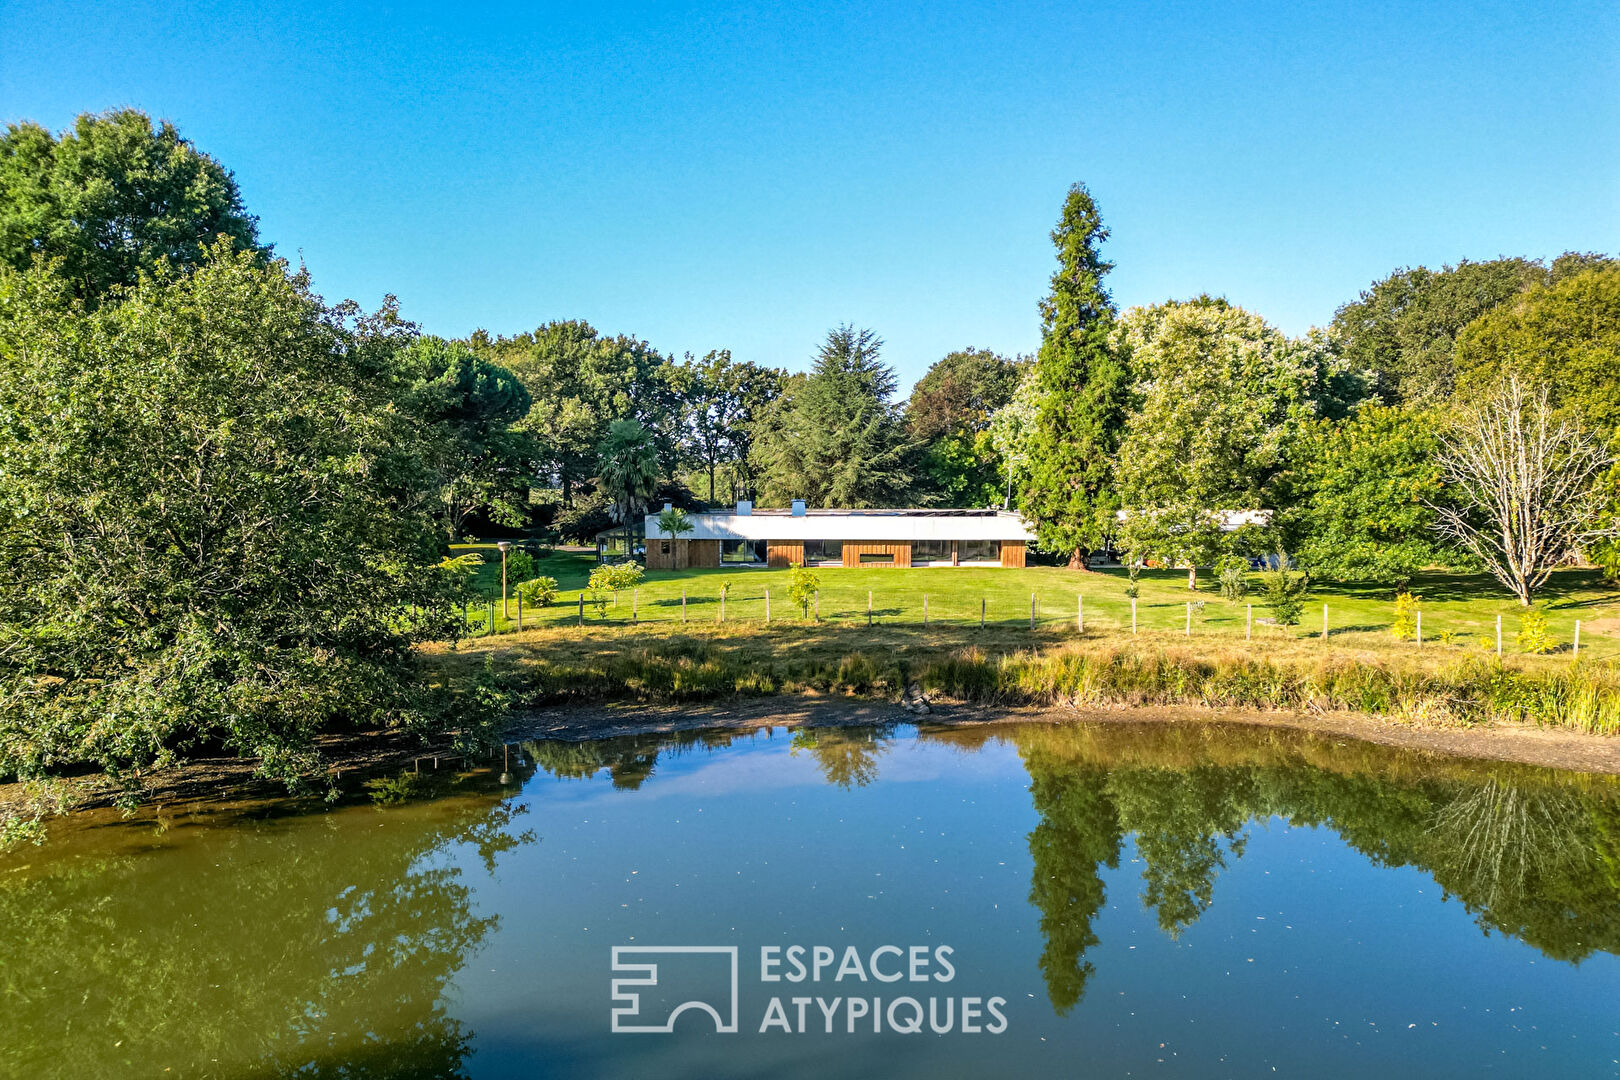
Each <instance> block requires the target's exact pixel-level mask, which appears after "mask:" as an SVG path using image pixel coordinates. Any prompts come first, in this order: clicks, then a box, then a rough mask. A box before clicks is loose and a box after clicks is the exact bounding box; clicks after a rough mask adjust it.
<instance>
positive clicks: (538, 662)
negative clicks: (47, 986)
mask: <svg viewBox="0 0 1620 1080" xmlns="http://www.w3.org/2000/svg"><path fill="white" fill-rule="evenodd" d="M428 661H429V665H430V668H431V669H433V670H435V671H436V672H437V677H439V678H441V679H444V680H447V681H456V680H460V679H465V678H473V677H476V678H483V679H487V680H489V681H490V682H491V683H492V685H491V687H490V689H491V690H493V691H495V692H497V693H498V694H499V695H500V696H501V698H502V699H503V700H504V701H505V702H507V703H508V704H509V705H511V706H512V707H519V708H521V707H532V706H539V705H546V704H555V703H560V702H568V701H625V700H629V701H646V702H658V703H671V702H685V701H692V702H696V701H712V700H716V699H722V698H726V697H735V696H763V695H771V694H781V693H812V694H828V695H844V696H850V697H856V698H866V699H879V700H894V701H898V700H901V699H903V698H905V697H907V696H908V695H911V694H915V693H919V692H920V693H922V694H924V695H927V696H929V697H931V698H935V699H942V700H947V701H951V702H960V703H964V704H973V705H987V706H995V705H1005V706H1051V705H1059V704H1069V703H1072V704H1076V705H1202V706H1228V707H1239V708H1245V709H1280V710H1291V711H1319V712H1320V711H1336V710H1342V711H1352V712H1359V713H1365V714H1368V715H1372V716H1379V717H1386V718H1390V719H1395V720H1400V721H1407V722H1418V723H1427V724H1444V725H1471V724H1485V723H1499V722H1514V723H1525V722H1528V723H1534V724H1543V725H1550V726H1557V727H1565V728H1571V729H1574V730H1577V731H1583V732H1588V733H1592V734H1599V735H1615V734H1620V670H1617V669H1616V667H1615V666H1614V665H1613V664H1611V663H1608V662H1597V663H1594V662H1587V661H1580V662H1576V661H1573V660H1571V659H1569V658H1560V657H1510V658H1507V659H1505V660H1498V659H1497V658H1496V657H1495V656H1494V655H1490V654H1487V653H1485V652H1484V651H1483V650H1479V649H1466V648H1461V647H1455V646H1452V647H1447V646H1433V647H1430V648H1427V649H1425V650H1423V651H1422V652H1419V651H1417V650H1415V649H1412V648H1409V647H1407V648H1403V647H1398V646H1396V645H1395V644H1394V643H1389V644H1385V643H1382V642H1374V641H1366V642H1363V643H1361V644H1360V645H1357V646H1350V645H1336V644H1333V643H1331V642H1330V643H1319V642H1310V641H1301V640H1298V639H1293V640H1288V641H1274V642H1253V643H1239V644H1229V643H1223V642H1213V641H1203V642H1198V641H1186V640H1184V639H1182V640H1178V638H1177V636H1176V635H1173V634H1143V635H1139V636H1130V635H1120V634H1109V633H1103V634H1095V635H1091V634H1088V635H1085V636H1081V635H1075V634H1069V635H1057V634H1044V635H1043V634H1035V635H1032V634H1030V633H1028V632H1023V633H1019V632H1016V631H1012V630H1007V629H992V630H987V631H971V630H965V629H956V628H950V629H940V628H933V629H922V628H915V627H880V628H874V629H867V628H850V627H838V626H823V625H798V626H792V625H785V626H781V627H774V628H770V629H763V628H759V627H751V628H746V629H724V628H708V629H700V630H686V631H672V630H670V629H667V628H661V627H640V628H615V629H592V628H586V629H583V630H567V629H547V630H541V631H533V632H529V633H525V634H520V635H507V636H504V637H501V638H493V639H481V640H477V641H471V642H464V643H462V644H461V645H460V646H459V647H455V648H452V647H440V648H437V649H433V650H430V651H429V652H428Z"/></svg>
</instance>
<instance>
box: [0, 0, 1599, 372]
mask: <svg viewBox="0 0 1620 1080" xmlns="http://www.w3.org/2000/svg"><path fill="white" fill-rule="evenodd" d="M121 105H134V106H137V107H140V108H142V109H145V110H147V111H148V112H151V113H153V114H154V115H159V116H163V117H167V118H169V119H171V120H173V121H174V122H175V123H176V124H178V125H179V127H180V129H181V131H182V132H183V133H184V134H185V135H187V136H188V137H190V138H191V139H193V140H194V141H195V142H196V143H197V144H198V145H199V146H201V147H202V148H203V149H204V150H206V151H208V152H209V153H212V154H214V155H215V156H216V157H218V158H220V159H221V160H222V161H224V162H225V163H226V164H227V165H228V166H230V167H231V168H232V169H234V170H235V172H236V175H237V178H238V181H239V182H240V184H241V186H242V189H243V192H244V194H245V196H246V200H247V203H248V206H249V208H250V209H251V210H252V211H253V212H255V213H257V214H258V215H259V217H260V228H261V231H262V234H263V236H264V237H265V238H266V239H267V240H269V241H271V242H273V243H274V244H275V245H276V247H277V249H278V250H279V251H280V252H281V253H282V254H285V255H287V256H290V257H293V258H295V259H296V258H297V257H299V256H300V255H301V256H302V257H303V258H304V259H305V260H306V261H307V263H308V265H309V267H310V269H311V271H312V272H313V274H314V276H315V281H316V284H317V287H318V288H319V289H320V290H321V291H322V292H323V293H324V294H325V295H327V296H328V297H329V298H332V299H337V298H342V297H353V298H355V299H357V300H360V301H361V302H362V303H365V304H366V305H368V306H373V305H375V304H376V303H377V302H378V301H379V300H380V299H381V297H382V296H383V295H384V294H385V293H389V292H393V293H396V294H398V295H399V297H400V299H401V302H402V304H403V306H404V310H405V312H406V314H407V316H409V317H412V318H415V319H417V320H419V321H420V322H422V323H423V324H424V326H425V327H426V328H427V329H429V330H431V331H433V332H436V333H441V334H446V335H459V334H464V333H467V332H469V331H471V330H473V329H474V328H476V327H484V328H486V329H488V330H490V331H492V332H497V333H513V332H517V331H520V330H523V329H526V328H530V327H533V326H535V325H536V324H538V323H540V322H544V321H546V320H549V319H554V318H572V317H578V318H585V319H588V320H590V321H591V322H592V323H593V324H595V325H596V326H597V327H599V328H600V329H603V330H606V331H610V332H626V333H634V334H636V335H638V336H641V337H644V338H646V339H648V340H649V341H651V342H652V343H653V344H654V345H656V346H657V347H659V348H660V349H662V350H664V351H666V352H672V353H676V354H679V353H681V352H685V351H688V350H690V351H692V352H696V353H700V352H703V351H706V350H708V349H710V348H715V347H729V348H731V349H732V350H733V352H734V354H735V355H737V356H739V357H742V358H747V359H752V360H757V361H760V362H763V363H771V364H778V365H781V366H785V367H791V368H801V367H803V366H804V364H805V363H806V361H807V358H808V357H809V355H810V354H811V352H812V350H813V348H814V346H815V344H816V343H817V341H818V340H819V339H820V338H821V337H822V335H823V334H824V333H825V332H826V330H827V328H828V327H830V326H832V325H834V324H836V323H840V322H853V323H856V324H859V325H863V326H871V327H874V328H875V329H876V330H877V331H878V332H879V333H880V334H881V335H882V336H883V337H884V338H885V339H886V340H887V342H888V347H887V356H888V359H889V360H890V361H891V362H892V363H894V364H895V365H896V367H897V368H898V369H899V372H900V374H901V377H902V380H903V382H905V383H908V384H909V382H910V381H911V380H913V379H915V378H916V377H917V376H918V375H920V374H921V373H922V372H923V370H925V369H926V367H927V365H928V364H929V363H931V362H932V361H933V360H936V359H938V358H939V357H940V356H941V355H943V354H944V353H945V352H947V351H949V350H950V349H952V348H958V347H961V346H966V345H977V346H981V347H988V348H994V349H998V350H1002V351H1007V352H1019V351H1032V350H1033V349H1034V348H1035V346H1036V345H1037V344H1038V341H1039V322H1038V315H1037V311H1036V304H1037V301H1038V300H1039V298H1040V296H1041V295H1042V293H1043V292H1044V290H1045V286H1046V279H1047V276H1048V275H1049V274H1050V271H1051V266H1052V249H1051V246H1050V243H1049V241H1048V239H1047V233H1048V231H1049V230H1050V229H1051V227H1052V225H1053V223H1054V221H1055V219H1056V215H1057V211H1058V208H1059V205H1060V203H1061V201H1062V198H1063V195H1064V192H1065V190H1066V189H1067V187H1068V185H1069V184H1070V183H1071V182H1073V181H1076V180H1081V181H1084V182H1085V183H1086V184H1087V185H1088V186H1089V187H1090V188H1091V190H1092V192H1093V194H1094V195H1095V196H1096V197H1097V200H1098V202H1099V204H1100V206H1101V208H1102V211H1103V215H1104V218H1105V220H1106V221H1107V222H1108V224H1109V226H1110V227H1111V228H1112V230H1113V239H1112V241H1111V242H1110V244H1109V246H1108V249H1107V252H1108V254H1109V256H1110V257H1111V258H1112V259H1113V260H1114V261H1115V262H1116V263H1117V264H1118V269H1117V270H1116V272H1115V273H1114V275H1113V276H1112V278H1111V283H1112V287H1113V290H1114V293H1115V296H1116V298H1117V299H1118V301H1119V302H1120V303H1121V305H1122V306H1129V305H1132V304H1139V303H1151V302H1154V301H1159V300H1163V299H1166V298H1169V297H1182V296H1187V295H1191V294H1196V293H1198V292H1205V291H1207V292H1211V293H1217V294H1224V295H1225V296H1227V297H1228V298H1229V299H1231V300H1232V301H1234V302H1235V303H1239V304H1242V305H1243V306H1245V307H1248V308H1250V309H1251V310H1254V311H1256V312H1259V313H1260V314H1262V315H1264V316H1266V317H1267V318H1269V319H1271V320H1272V321H1273V322H1274V323H1276V324H1277V325H1279V326H1280V327H1282V328H1283V329H1284V330H1286V331H1288V332H1290V333H1300V332H1303V331H1304V330H1305V329H1307V328H1308V327H1310V326H1312V325H1316V324H1321V323H1325V322H1327V321H1328V320H1329V319H1330V318H1331V317H1332V314H1333V310H1334V308H1335V307H1336V306H1338V305H1339V304H1340V303H1342V302H1344V301H1345V300H1347V299H1349V298H1353V297H1354V296H1355V294H1356V293H1357V291H1358V290H1360V289H1362V288H1364V287H1365V286H1366V285H1367V284H1368V283H1370V282H1371V281H1372V280H1373V279H1375V278H1378V277H1382V276H1383V275H1385V274H1387V273H1388V272H1389V271H1390V270H1392V269H1393V268H1395V267H1397V266H1402V265H1407V264H1417V263H1425V264H1429V265H1435V264H1438V263H1440V262H1454V261H1456V260H1457V259H1459V258H1464V257H1467V258H1473V259H1485V258H1492V257H1494V256H1497V255H1499V254H1524V255H1529V256H1533V257H1547V256H1551V255H1554V254H1557V253H1558V252H1560V251H1563V250H1565V249H1568V248H1577V249H1582V250H1601V251H1609V252H1614V251H1616V250H1620V5H1616V4H1614V3H1612V2H1609V3H1591V4H1587V3H1579V2H1572V3H1560V4H1555V5H1554V4H1550V5H1530V4H1523V3H1518V4H1462V3H1457V4H1449V3H1426V4H1413V5H1393V4H1389V5H1384V4H1377V3H1354V4H1344V5H1337V6H1332V7H1329V6H1326V5H1314V4H1300V3H1277V4H1247V5H1230V6H1228V5H1222V4H1217V3H1188V4H1159V5H1148V4H1136V3H1121V4H1075V3H1071V4H1024V5H1005V6H1001V5H996V6H990V5H984V6H972V5H950V4H944V3H919V4H912V5H901V4H884V3H876V4H873V3H861V4H851V5H847V6H839V5H820V6H816V7H815V8H814V9H813V10H812V8H811V7H810V6H809V5H781V6H766V5H748V6H731V5H702V6H699V5H683V4H657V5H645V6H643V5H630V4H624V5H611V6H610V5H592V4H583V5H577V6H567V7H549V6H545V5H538V4H536V5H513V6H511V7H507V8H499V7H488V8H486V7H484V6H482V5H472V4H467V5H441V4H432V5H420V6H412V5H397V6H393V7H386V8H384V7H377V8H366V7H359V6H351V5H346V4H342V3H332V2H321V3H314V2H290V0H262V2H259V3H255V4H252V5H207V4H180V3H152V4H148V3H141V2H128V0H121V2H119V3H106V4H79V3H70V2H61V0H52V2H38V0H6V2H5V3H4V4H0V120H5V121H15V120H18V119H23V118H27V119H32V120H36V121H38V122H40V123H43V124H45V125H47V126H48V127H51V128H53V129H58V128H61V127H64V126H66V125H68V124H69V123H71V121H72V119H73V117H74V115H75V114H77V113H78V112H80V111H84V110H101V109H107V108H112V107H116V106H121Z"/></svg>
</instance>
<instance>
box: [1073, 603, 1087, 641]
mask: <svg viewBox="0 0 1620 1080" xmlns="http://www.w3.org/2000/svg"><path fill="white" fill-rule="evenodd" d="M1074 600H1075V608H1074V629H1075V632H1076V633H1079V634H1083V633H1085V632H1086V598H1085V597H1084V596H1076V597H1075V598H1074Z"/></svg>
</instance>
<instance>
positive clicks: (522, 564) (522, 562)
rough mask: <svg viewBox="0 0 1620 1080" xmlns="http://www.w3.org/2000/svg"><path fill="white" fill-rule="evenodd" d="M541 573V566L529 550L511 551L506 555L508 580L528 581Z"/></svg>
mask: <svg viewBox="0 0 1620 1080" xmlns="http://www.w3.org/2000/svg"><path fill="white" fill-rule="evenodd" d="M539 573H540V566H539V564H538V563H536V562H535V560H534V556H533V555H530V554H529V553H528V552H527V551H511V552H508V553H507V556H506V580H507V581H517V582H522V581H528V580H529V579H530V578H532V577H534V576H536V575H537V574H539Z"/></svg>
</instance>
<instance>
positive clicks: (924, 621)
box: [923, 593, 928, 626]
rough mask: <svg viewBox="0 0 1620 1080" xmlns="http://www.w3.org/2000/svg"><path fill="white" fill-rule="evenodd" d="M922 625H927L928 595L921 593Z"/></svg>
mask: <svg viewBox="0 0 1620 1080" xmlns="http://www.w3.org/2000/svg"><path fill="white" fill-rule="evenodd" d="M923 625H924V626H927V625H928V594H927V593H923Z"/></svg>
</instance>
